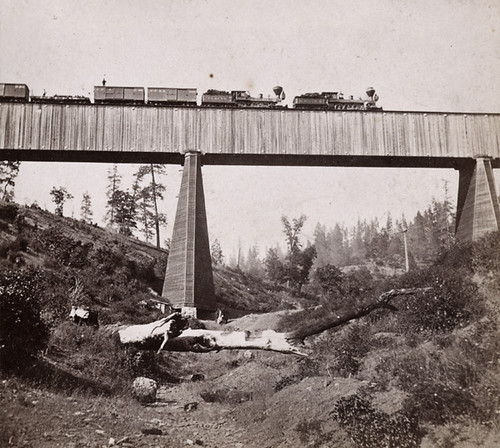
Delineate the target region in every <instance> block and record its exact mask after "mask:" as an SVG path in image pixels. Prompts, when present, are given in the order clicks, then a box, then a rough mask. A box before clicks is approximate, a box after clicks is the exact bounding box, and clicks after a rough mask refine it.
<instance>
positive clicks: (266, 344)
mask: <svg viewBox="0 0 500 448" xmlns="http://www.w3.org/2000/svg"><path fill="white" fill-rule="evenodd" d="M430 289H431V288H413V289H393V290H391V291H388V292H385V293H383V294H381V295H380V296H379V297H378V298H377V299H376V300H375V301H373V302H370V303H367V304H365V305H363V306H361V307H359V308H357V309H355V310H353V311H350V312H347V313H345V314H343V315H340V316H332V317H331V319H326V320H324V321H323V322H321V323H320V324H316V325H314V326H309V325H307V322H306V323H305V325H302V326H301V327H300V328H298V329H296V330H294V331H291V332H288V333H279V332H276V331H274V330H265V331H259V332H251V331H239V330H237V331H236V330H230V331H223V330H220V331H218V330H205V329H191V328H186V327H187V322H188V321H187V319H185V318H183V317H181V315H180V314H179V313H173V314H171V315H169V316H167V317H165V318H163V319H160V320H157V321H155V322H151V323H149V324H142V325H129V326H125V327H119V328H118V334H119V337H120V342H121V343H122V344H133V345H135V346H137V347H138V348H141V349H145V350H151V349H153V350H158V352H160V351H161V350H163V349H164V350H168V351H190V352H210V351H219V350H236V349H257V350H271V351H276V352H281V353H289V354H295V355H301V356H307V355H306V353H304V352H303V351H302V350H303V347H302V345H303V341H304V339H305V338H307V337H309V336H313V335H316V334H320V333H322V332H323V331H326V330H328V329H330V328H334V327H337V326H340V325H343V324H345V323H347V322H349V321H351V320H354V319H359V318H361V317H363V316H366V315H367V314H369V313H371V312H372V311H374V310H376V309H381V308H385V309H389V310H391V311H396V308H395V307H394V306H393V305H392V304H390V303H389V302H390V301H391V300H392V299H393V298H394V297H397V296H401V295H410V294H416V293H418V292H423V291H427V290H430Z"/></svg>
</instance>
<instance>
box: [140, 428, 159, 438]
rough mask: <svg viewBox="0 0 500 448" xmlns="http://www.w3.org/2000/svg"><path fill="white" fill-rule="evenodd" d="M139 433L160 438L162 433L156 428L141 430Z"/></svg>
mask: <svg viewBox="0 0 500 448" xmlns="http://www.w3.org/2000/svg"><path fill="white" fill-rule="evenodd" d="M141 432H142V433H143V434H145V435H147V436H161V435H162V434H163V431H162V430H161V429H158V428H143V429H141Z"/></svg>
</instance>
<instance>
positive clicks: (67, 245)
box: [0, 204, 500, 448]
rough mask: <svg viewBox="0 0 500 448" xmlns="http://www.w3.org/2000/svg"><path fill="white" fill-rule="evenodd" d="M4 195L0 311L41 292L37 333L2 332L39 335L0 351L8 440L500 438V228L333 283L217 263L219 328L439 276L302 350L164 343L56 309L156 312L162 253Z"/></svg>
mask: <svg viewBox="0 0 500 448" xmlns="http://www.w3.org/2000/svg"><path fill="white" fill-rule="evenodd" d="M2 207H3V208H2V211H3V213H2V214H1V215H0V216H1V220H0V241H1V243H0V257H1V266H2V270H1V275H0V291H2V307H3V308H2V310H4V311H5V310H7V311H8V310H9V309H10V308H8V307H6V305H5V304H7V305H9V304H10V305H9V306H14V305H15V300H19V301H20V302H21V303H22V304H23V306H24V307H26V306H27V307H30V306H31V307H32V308H34V307H35V305H34V299H35V298H36V297H38V298H39V301H40V309H39V311H40V313H41V316H42V318H43V320H44V322H45V323H47V324H48V326H47V327H43V328H41V327H40V328H38V327H34V328H35V330H36V331H39V334H40V340H39V341H36V340H34V339H33V338H31V339H30V336H33V334H31V335H27V334H26V333H23V332H22V331H17V330H18V328H17V327H14V328H11V331H12V332H11V335H12V339H11V340H7V339H5V337H4V336H5V329H4V328H2V340H3V343H4V345H3V346H2V350H3V351H2V356H3V359H4V360H5V359H9V358H5V357H4V355H5V353H4V352H5V348H7V349H9V350H11V353H14V350H18V352H15V353H17V355H19V349H20V347H22V346H21V345H20V344H24V345H25V346H26V345H29V344H34V345H35V346H36V347H40V349H43V352H38V351H37V352H36V353H35V354H36V357H27V358H26V363H25V365H24V366H23V367H22V369H21V368H20V366H16V365H15V363H14V365H10V366H8V367H9V368H8V369H7V368H5V367H6V366H5V365H3V366H2V371H1V373H0V374H1V376H2V382H1V385H0V401H1V403H2V408H3V410H2V411H0V416H1V419H2V421H1V422H0V424H1V427H2V430H3V432H2V433H0V445H1V446H25V447H47V448H48V447H54V446H65V447H74V448H76V447H96V446H97V447H101V446H113V445H117V446H128V447H167V446H168V447H174V448H175V447H185V446H190V445H198V446H206V447H213V448H215V447H219V448H225V447H228V448H229V447H240V448H243V447H256V448H257V447H259V448H261V447H267V448H276V447H303V446H309V447H317V448H320V447H325V448H326V447H340V448H343V447H345V448H359V447H361V448H363V447H365V448H379V447H384V446H386V447H394V448H396V447H397V448H399V447H422V448H431V447H461V448H465V447H478V448H479V447H496V446H499V445H500V420H499V419H500V414H499V409H500V398H499V397H500V363H499V361H500V350H499V346H498V342H499V341H500V332H499V330H498V328H499V327H498V325H499V323H500V234H498V233H497V234H492V235H490V236H488V237H486V238H484V239H483V240H481V241H479V242H477V243H475V244H471V245H455V246H453V247H452V248H451V249H450V250H449V251H447V252H444V253H441V254H440V256H439V258H438V259H437V260H436V261H435V263H434V264H433V265H432V266H431V267H430V268H423V269H415V270H412V271H411V272H410V273H408V274H406V275H402V276H395V277H389V278H380V279H374V278H371V277H370V276H368V275H367V274H366V273H364V274H363V272H367V271H358V272H361V275H362V276H364V278H361V279H358V280H356V278H355V277H354V276H349V275H347V274H345V275H344V276H343V277H342V279H341V280H342V282H341V285H340V286H341V287H340V288H337V289H335V288H332V289H328V288H326V289H325V288H323V289H321V288H319V287H318V286H317V285H314V284H311V285H309V287H308V288H307V292H306V294H304V295H302V296H300V297H297V296H296V295H294V294H292V293H291V291H288V290H287V289H286V288H281V289H280V290H279V291H278V290H275V289H274V288H273V287H272V286H271V285H270V284H267V283H266V282H264V281H262V280H260V279H259V278H257V277H252V276H249V275H247V274H245V273H243V272H241V271H239V270H231V269H228V268H221V269H217V270H216V271H215V282H216V290H217V297H218V300H219V304H220V305H221V306H222V307H225V309H227V310H228V312H230V313H232V314H233V317H234V318H233V319H232V320H231V321H230V322H229V323H228V324H226V325H224V326H222V327H221V329H227V330H230V329H234V328H238V329H241V330H251V331H256V330H263V329H276V330H281V331H286V330H290V329H293V328H297V327H298V326H300V325H305V324H306V325H312V324H314V323H316V322H321V321H322V320H324V319H325V318H327V317H329V316H332V315H342V314H343V313H345V312H346V311H349V310H352V309H353V308H356V307H358V306H360V304H363V303H366V302H367V301H369V300H372V299H373V298H374V297H377V296H378V294H379V293H380V292H381V291H386V290H389V289H391V288H403V287H406V288H408V287H428V288H431V289H430V291H426V292H422V293H419V294H417V295H415V296H406V297H400V298H397V299H395V300H393V302H392V303H393V305H394V306H395V308H396V310H393V311H392V312H391V311H390V310H388V309H381V310H377V311H375V312H373V313H372V314H370V315H368V316H366V317H364V318H362V319H359V320H355V321H352V322H351V323H349V324H347V325H344V326H342V327H338V328H333V329H331V330H327V331H325V332H323V333H321V334H319V335H317V336H314V337H310V338H307V339H306V340H305V345H304V348H303V350H304V351H306V352H307V353H308V356H307V357H305V358H304V357H297V356H294V355H284V354H281V353H273V352H264V351H256V350H255V351H248V350H247V351H243V350H231V351H221V352H212V353H201V354H200V353H198V354H195V353H174V352H168V353H166V352H162V353H160V354H156V353H152V352H138V351H137V350H135V349H131V348H124V347H122V346H120V345H119V344H117V341H116V340H115V339H113V338H110V337H109V332H107V331H106V328H103V327H104V325H101V327H100V328H99V329H95V328H92V327H80V326H76V325H74V324H72V323H71V322H68V321H67V318H66V316H67V310H68V305H70V304H72V303H73V302H75V301H78V302H82V301H87V302H88V304H91V305H92V306H95V307H97V308H98V309H99V311H100V314H99V316H100V319H101V320H102V324H110V325H113V324H116V323H117V322H144V321H148V320H153V319H154V318H157V317H158V313H159V311H158V310H156V309H155V308H154V307H151V306H148V305H147V303H148V300H150V299H151V298H154V297H155V296H154V295H153V294H152V293H151V292H150V291H149V289H148V288H153V289H156V290H157V291H158V290H159V289H158V287H159V285H160V286H161V279H162V275H163V272H164V265H165V261H164V260H165V255H166V253H164V252H158V251H157V250H156V249H155V248H153V247H151V246H149V245H147V244H144V243H142V242H139V241H137V240H129V239H123V238H121V237H119V236H117V235H116V234H113V233H110V232H108V231H106V230H104V229H98V228H95V227H93V226H88V225H86V224H83V223H78V222H75V221H73V220H70V219H65V218H62V219H61V218H55V217H53V216H52V215H51V214H48V213H47V212H43V211H41V210H34V209H29V208H28V209H27V208H23V207H17V206H12V207H14V208H15V212H14V211H10V212H9V211H8V210H9V209H11V208H10V207H11V206H10V205H9V206H8V205H6V204H2ZM5 210H7V213H6V212H5ZM11 210H13V209H11ZM29 266H33V267H35V268H37V269H38V271H36V270H35V271H33V269H29ZM37 272H38V274H37ZM40 272H42V274H43V275H39V274H40ZM368 272H369V271H368ZM354 280H356V281H357V283H356V282H355V281H354ZM37 282H40V283H39V284H40V285H41V288H38V287H37V286H36V285H37V284H38V283H37ZM7 286H8V287H7ZM361 286H362V287H361ZM2 288H3V289H2ZM14 299H15V300H14ZM142 301H144V302H145V303H146V305H141V304H140V303H141V302H142ZM318 304H319V305H318ZM23 309H25V308H23ZM240 315H241V317H239V316H240ZM31 317H33V316H31ZM2 318H4V317H2ZM19 318H20V319H23V318H24V315H23V314H22V313H21V314H20V316H19ZM7 323H8V321H7ZM192 324H193V325H194V324H196V325H205V326H214V325H216V324H214V323H210V322H192ZM4 327H5V326H4ZM45 329H46V330H47V333H44V331H45ZM42 336H43V337H42ZM15 338H18V339H15ZM41 339H44V340H45V342H44V343H43V344H42V341H41ZM16 341H18V345H17V346H14V345H13V343H14V342H16ZM37 344H39V345H37ZM16 359H17V360H20V359H21V358H20V357H19V356H16ZM137 376H147V377H150V378H154V379H155V380H157V381H158V383H159V385H160V389H159V393H158V396H157V401H156V402H155V403H152V404H149V405H143V404H140V403H138V402H137V401H135V400H134V399H133V398H132V397H131V393H130V386H131V383H132V381H133V379H134V378H135V377H137Z"/></svg>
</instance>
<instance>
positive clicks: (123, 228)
mask: <svg viewBox="0 0 500 448" xmlns="http://www.w3.org/2000/svg"><path fill="white" fill-rule="evenodd" d="M110 206H112V207H113V210H114V222H115V224H117V226H118V231H119V232H120V233H121V234H122V235H126V236H130V235H132V229H135V228H137V209H136V202H135V198H134V195H133V194H131V193H129V192H128V191H123V190H115V192H114V193H113V197H112V198H111V201H110Z"/></svg>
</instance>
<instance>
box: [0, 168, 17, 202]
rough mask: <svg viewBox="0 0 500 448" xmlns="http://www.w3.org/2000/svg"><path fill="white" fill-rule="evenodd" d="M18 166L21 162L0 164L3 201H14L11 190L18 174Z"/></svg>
mask: <svg viewBox="0 0 500 448" xmlns="http://www.w3.org/2000/svg"><path fill="white" fill-rule="evenodd" d="M20 166H21V162H12V161H4V162H0V188H1V189H2V200H3V201H10V200H12V199H14V191H13V188H14V186H15V179H16V177H17V175H18V174H19V167H20Z"/></svg>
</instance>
